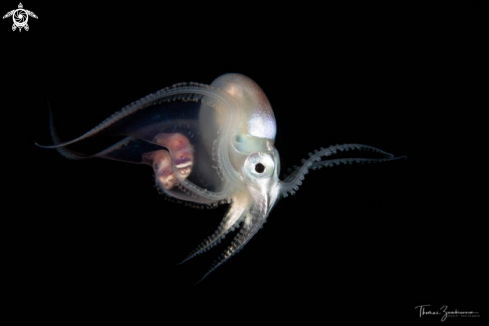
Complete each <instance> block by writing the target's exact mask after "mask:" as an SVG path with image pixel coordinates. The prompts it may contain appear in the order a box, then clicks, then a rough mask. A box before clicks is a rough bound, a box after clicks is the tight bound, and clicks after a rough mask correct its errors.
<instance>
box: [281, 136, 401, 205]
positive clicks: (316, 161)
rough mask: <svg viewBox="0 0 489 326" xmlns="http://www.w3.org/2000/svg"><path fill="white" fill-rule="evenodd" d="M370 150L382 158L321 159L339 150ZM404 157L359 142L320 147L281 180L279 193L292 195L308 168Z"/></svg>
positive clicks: (285, 195) (383, 160)
mask: <svg viewBox="0 0 489 326" xmlns="http://www.w3.org/2000/svg"><path fill="white" fill-rule="evenodd" d="M355 150H357V151H370V152H374V153H377V154H380V155H382V156H383V157H382V158H339V159H326V160H323V158H324V157H328V158H329V157H331V156H333V155H336V154H338V153H339V152H346V151H355ZM405 158H406V157H405V156H403V157H394V155H393V154H390V153H387V152H385V151H383V150H381V149H378V148H375V147H372V146H368V145H361V144H344V145H335V146H330V147H328V148H321V149H320V150H319V151H315V153H309V158H308V159H307V160H303V164H302V166H299V167H296V168H295V170H294V171H293V172H292V173H291V174H290V175H289V176H288V177H287V178H286V179H285V180H284V181H282V182H281V187H280V190H281V193H282V195H283V196H284V197H287V196H288V195H289V194H290V195H294V194H295V193H296V191H297V190H299V186H301V185H302V181H303V180H304V177H305V175H306V174H307V173H308V172H309V170H310V169H312V170H316V169H321V168H322V167H331V166H335V165H340V164H352V163H378V162H389V161H396V160H402V159H405Z"/></svg>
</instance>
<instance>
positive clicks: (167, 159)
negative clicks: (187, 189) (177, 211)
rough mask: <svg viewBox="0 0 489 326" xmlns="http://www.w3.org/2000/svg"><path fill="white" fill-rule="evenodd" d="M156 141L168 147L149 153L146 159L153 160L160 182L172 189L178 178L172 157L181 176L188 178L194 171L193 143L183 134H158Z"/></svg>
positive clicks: (166, 187)
mask: <svg viewBox="0 0 489 326" xmlns="http://www.w3.org/2000/svg"><path fill="white" fill-rule="evenodd" d="M154 142H155V143H157V144H159V145H161V146H164V147H166V148H168V150H169V151H170V152H168V151H166V150H158V151H154V152H151V153H149V155H147V156H146V159H150V160H151V161H152V165H153V169H154V171H155V174H156V179H157V181H158V183H159V184H160V185H161V186H162V187H163V188H164V189H171V188H173V187H174V186H175V184H176V183H177V181H178V179H177V178H176V177H175V176H174V175H173V170H172V159H173V163H174V164H175V167H176V168H177V170H178V173H179V174H180V177H181V178H184V179H186V178H187V177H188V176H189V175H190V173H191V172H192V166H193V162H194V154H193V148H192V145H190V142H189V141H188V139H187V137H185V136H184V135H182V134H178V133H175V134H158V135H157V136H156V137H155V138H154Z"/></svg>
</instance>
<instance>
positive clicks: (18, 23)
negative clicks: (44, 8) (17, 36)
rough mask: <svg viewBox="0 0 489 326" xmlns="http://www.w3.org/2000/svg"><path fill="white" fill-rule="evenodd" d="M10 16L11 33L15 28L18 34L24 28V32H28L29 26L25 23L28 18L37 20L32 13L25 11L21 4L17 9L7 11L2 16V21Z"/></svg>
mask: <svg viewBox="0 0 489 326" xmlns="http://www.w3.org/2000/svg"><path fill="white" fill-rule="evenodd" d="M10 16H12V19H13V21H14V24H13V25H12V31H15V30H16V29H17V28H18V29H19V32H21V31H22V28H24V29H25V30H26V31H28V30H29V25H27V21H28V20H29V16H31V17H33V18H37V16H36V14H35V13H33V12H32V11H29V10H25V9H24V7H23V6H22V3H19V8H17V9H14V10H11V11H9V12H8V13H6V14H5V16H3V19H5V18H7V17H10Z"/></svg>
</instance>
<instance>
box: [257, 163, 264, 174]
mask: <svg viewBox="0 0 489 326" xmlns="http://www.w3.org/2000/svg"><path fill="white" fill-rule="evenodd" d="M255 171H256V172H258V173H263V172H264V171H265V166H264V165H263V164H261V163H256V165H255Z"/></svg>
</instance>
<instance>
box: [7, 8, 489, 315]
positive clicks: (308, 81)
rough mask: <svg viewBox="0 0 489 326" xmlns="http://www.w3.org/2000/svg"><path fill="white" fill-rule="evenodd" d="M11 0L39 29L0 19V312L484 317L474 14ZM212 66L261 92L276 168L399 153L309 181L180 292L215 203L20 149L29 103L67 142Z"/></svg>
mask: <svg viewBox="0 0 489 326" xmlns="http://www.w3.org/2000/svg"><path fill="white" fill-rule="evenodd" d="M23 4H24V8H25V9H29V10H31V11H33V12H34V13H36V15H38V17H39V19H34V18H30V19H29V26H30V30H29V31H28V32H26V31H22V32H20V33H19V32H18V31H16V32H12V31H11V29H10V26H11V21H10V20H8V19H5V20H2V22H1V23H2V25H1V26H0V27H1V28H0V29H1V34H0V35H1V38H2V39H1V43H2V50H1V55H2V65H3V69H2V70H3V73H2V85H3V86H2V91H1V93H2V102H3V104H2V111H3V116H2V122H3V123H2V126H3V128H2V139H3V141H2V143H3V144H2V147H3V150H2V165H3V166H5V168H4V169H3V171H4V189H5V191H6V195H3V200H2V202H3V203H4V204H3V205H4V207H5V208H4V210H3V211H4V213H3V214H2V215H3V217H2V234H3V236H2V241H3V246H2V257H3V264H2V265H3V269H4V270H5V271H7V272H8V273H7V274H8V275H9V276H8V278H6V280H7V281H8V283H9V284H10V285H12V286H13V289H14V291H13V292H12V295H11V302H13V303H14V305H17V303H18V304H21V305H23V303H24V302H28V303H29V307H30V308H29V309H23V310H22V312H21V313H19V316H21V317H24V316H28V315H34V316H35V317H36V318H39V320H43V319H50V320H56V319H61V318H68V319H63V320H77V319H79V318H91V317H89V316H91V315H92V313H93V312H106V314H105V316H106V318H108V320H111V319H112V318H116V317H119V316H125V315H126V314H128V313H133V314H135V315H136V316H138V318H143V317H147V316H156V318H158V319H159V320H160V321H162V322H164V321H167V320H168V318H170V317H179V318H180V320H181V322H187V321H197V320H198V321H199V322H206V321H210V320H218V319H220V318H223V317H224V320H225V321H229V322H233V320H247V319H248V318H249V319H250V320H253V319H254V318H257V313H260V314H263V316H266V317H267V318H272V319H274V320H276V321H277V322H282V321H290V320H296V322H300V323H301V324H309V323H312V322H315V323H317V322H320V323H322V322H326V321H327V320H330V319H336V320H338V321H340V322H348V321H355V322H359V321H367V320H374V321H382V320H402V319H411V320H412V321H415V322H422V321H428V322H434V320H433V319H432V318H429V317H424V318H419V316H418V315H417V313H418V312H417V311H416V310H415V309H414V307H415V306H418V305H421V304H432V305H433V306H435V307H436V306H437V305H438V306H440V305H443V304H448V305H449V307H450V308H454V309H455V308H456V309H458V310H464V309H465V310H479V311H480V310H481V309H482V307H481V306H482V304H481V301H480V300H478V299H477V297H479V296H480V295H481V294H482V293H484V292H483V288H484V286H485V284H484V282H486V281H485V278H483V277H482V275H483V270H482V269H483V267H482V266H483V260H484V259H486V260H487V257H485V258H484V256H487V254H486V253H487V251H486V250H483V249H482V246H483V239H485V238H486V232H485V230H484V228H483V226H482V220H483V218H485V217H486V215H487V213H486V210H485V209H482V208H481V205H480V203H483V200H484V199H485V197H486V196H483V195H482V191H479V190H476V188H475V187H476V185H478V184H481V185H483V183H482V174H479V173H477V170H476V168H475V165H476V162H477V161H479V159H481V158H482V150H481V149H480V148H479V147H478V146H474V145H477V142H479V141H481V140H483V138H482V134H483V129H481V128H480V127H479V125H480V122H481V118H480V117H478V113H477V111H472V109H479V110H482V107H483V106H482V105H480V104H479V103H477V101H475V100H474V99H475V97H476V96H477V94H480V92H481V88H480V87H479V88H478V87H477V85H478V83H477V81H476V79H477V78H478V75H479V72H478V71H479V69H480V64H481V61H480V60H479V59H478V55H480V54H479V52H478V51H479V50H478V49H479V48H480V47H481V44H482V40H483V39H482V38H479V34H480V32H479V31H480V29H481V26H482V23H481V20H480V18H478V17H479V12H480V11H481V9H480V7H481V2H479V1H472V2H466V3H465V5H464V7H450V6H449V5H443V6H436V5H432V6H430V7H428V6H426V5H415V4H405V5H395V6H393V5H392V4H390V5H388V4H383V5H380V4H378V5H376V6H372V5H366V4H364V5H357V4H355V3H349V4H348V5H343V6H331V5H328V4H325V6H324V7H321V8H319V7H317V6H316V5H313V4H312V3H304V4H301V3H295V4H293V5H290V4H285V3H280V4H278V6H277V5H276V6H272V7H266V6H265V5H264V4H263V3H252V2H246V3H245V2H240V3H227V4H225V5H217V4H210V3H203V4H200V5H197V6H196V5H194V4H190V3H185V4H178V5H175V4H170V3H162V2H158V4H157V5H156V4H155V3H149V2H137V3H134V4H132V5H127V4H126V5H124V4H118V5H114V6H113V5H104V4H100V3H98V4H93V5H87V4H84V5H77V6H75V5H73V4H68V3H64V5H63V6H60V7H54V6H47V5H45V4H40V3H38V2H29V3H28V2H24V3H23ZM16 6H17V4H16V3H14V2H11V3H10V4H8V6H7V3H5V4H2V10H3V11H4V12H7V11H9V10H12V9H14V8H16ZM227 72H238V73H242V74H245V75H247V76H249V77H250V78H252V79H253V80H255V81H256V82H257V83H258V84H259V85H260V86H261V88H262V89H263V90H264V92H265V93H266V94H267V96H268V98H269V100H270V102H271V104H272V107H273V109H274V113H275V116H276V120H277V129H278V130H277V138H276V147H277V149H278V150H279V152H280V154H281V166H282V169H283V170H285V169H286V168H287V167H290V166H292V165H294V164H298V163H299V162H300V160H301V159H302V158H306V157H307V153H308V152H309V151H312V150H314V149H318V148H319V147H321V146H323V147H326V146H329V145H334V144H337V143H339V144H342V143H362V144H368V145H371V146H375V147H378V148H381V149H383V150H386V151H388V152H391V153H393V154H395V155H396V156H403V155H406V156H408V160H406V161H401V162H394V163H386V164H378V165H365V166H361V165H356V166H355V165H354V166H342V167H335V168H331V169H329V170H321V171H318V172H314V173H310V174H308V175H307V177H306V180H305V182H304V185H303V186H302V187H301V189H300V190H299V192H298V193H297V195H295V196H294V197H289V198H287V199H283V200H281V201H280V202H279V204H278V205H277V206H276V207H275V208H274V210H273V211H272V213H271V215H270V216H269V218H268V222H267V223H266V224H265V227H264V229H263V230H261V231H260V232H259V233H258V234H257V235H256V236H255V237H254V238H253V240H252V241H250V243H249V244H248V245H247V246H246V248H245V250H243V251H242V252H240V254H239V255H237V256H236V257H234V258H232V259H231V260H230V261H229V262H227V263H226V264H224V265H223V266H222V267H220V268H219V269H217V270H216V271H215V272H214V273H212V274H211V275H210V276H209V277H208V278H207V279H206V280H205V281H204V282H202V283H200V284H198V285H196V286H194V285H193V284H194V283H195V282H196V281H197V280H198V279H199V278H200V277H201V276H202V275H203V274H204V273H205V271H206V270H207V268H208V267H209V266H210V264H211V263H212V261H213V260H214V259H215V258H216V257H217V256H218V255H219V254H220V252H221V251H222V250H224V247H222V246H221V247H219V248H217V249H213V250H212V251H210V252H207V253H205V254H204V255H201V256H199V257H198V258H195V259H194V260H193V261H190V262H188V263H186V264H184V265H181V266H176V265H175V263H177V262H178V261H180V260H181V259H183V258H184V257H185V255H186V254H187V253H189V252H190V251H191V250H192V249H194V248H195V247H196V246H197V245H198V244H199V243H200V242H201V240H203V239H204V238H205V237H206V236H208V235H210V234H211V233H212V232H213V231H214V229H215V228H216V227H217V225H218V224H219V222H220V220H221V218H222V216H223V215H224V214H225V211H226V206H223V207H220V208H218V209H216V210H196V209H192V208H188V207H184V206H182V205H177V204H174V203H170V202H167V201H165V200H164V198H163V197H162V196H161V195H158V193H157V191H156V189H155V188H154V186H153V180H152V171H151V169H149V168H148V167H144V166H138V165H130V164H124V163H118V162H113V161H104V160H90V161H69V160H66V159H65V158H63V157H61V156H60V155H59V154H58V153H57V152H56V151H54V150H46V149H41V148H37V147H36V146H35V145H34V141H38V142H39V143H44V144H46V143H49V142H50V140H49V131H48V109H47V101H49V103H50V105H51V107H52V110H53V114H54V118H55V122H56V125H57V129H58V131H59V134H60V137H61V138H62V139H65V140H67V139H71V138H74V137H76V136H78V135H80V134H81V133H83V132H85V131H87V130H89V129H90V128H92V127H93V126H94V125H96V124H97V123H98V122H100V121H101V120H103V119H105V118H106V117H107V116H109V115H110V114H112V113H113V112H115V111H117V110H119V109H120V108H121V107H123V106H124V105H126V104H128V103H130V102H132V101H134V100H137V99H139V98H141V97H142V96H145V95H147V94H149V93H151V92H154V91H157V90H159V89H161V88H163V87H166V86H169V85H172V84H174V83H178V82H186V81H195V82H201V83H206V84H209V83H211V82H212V80H213V79H214V78H216V77H217V76H219V75H221V74H223V73H227ZM474 81H476V82H475V83H474ZM479 85H480V84H479ZM9 293H10V292H9ZM33 307H34V308H35V309H33ZM141 308H142V309H143V310H140V309H141ZM34 311H35V312H34ZM61 312H63V314H62V313H61ZM62 315H63V316H66V317H60V316H62ZM210 316H214V317H212V318H211V317H210ZM97 318H100V317H97ZM233 318H234V319H233ZM482 318H484V319H485V314H484V313H483V314H482V316H481V318H479V319H482ZM452 321H461V319H460V318H458V319H452ZM463 321H466V320H463ZM473 321H474V320H470V322H473ZM468 322H469V321H467V324H468Z"/></svg>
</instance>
